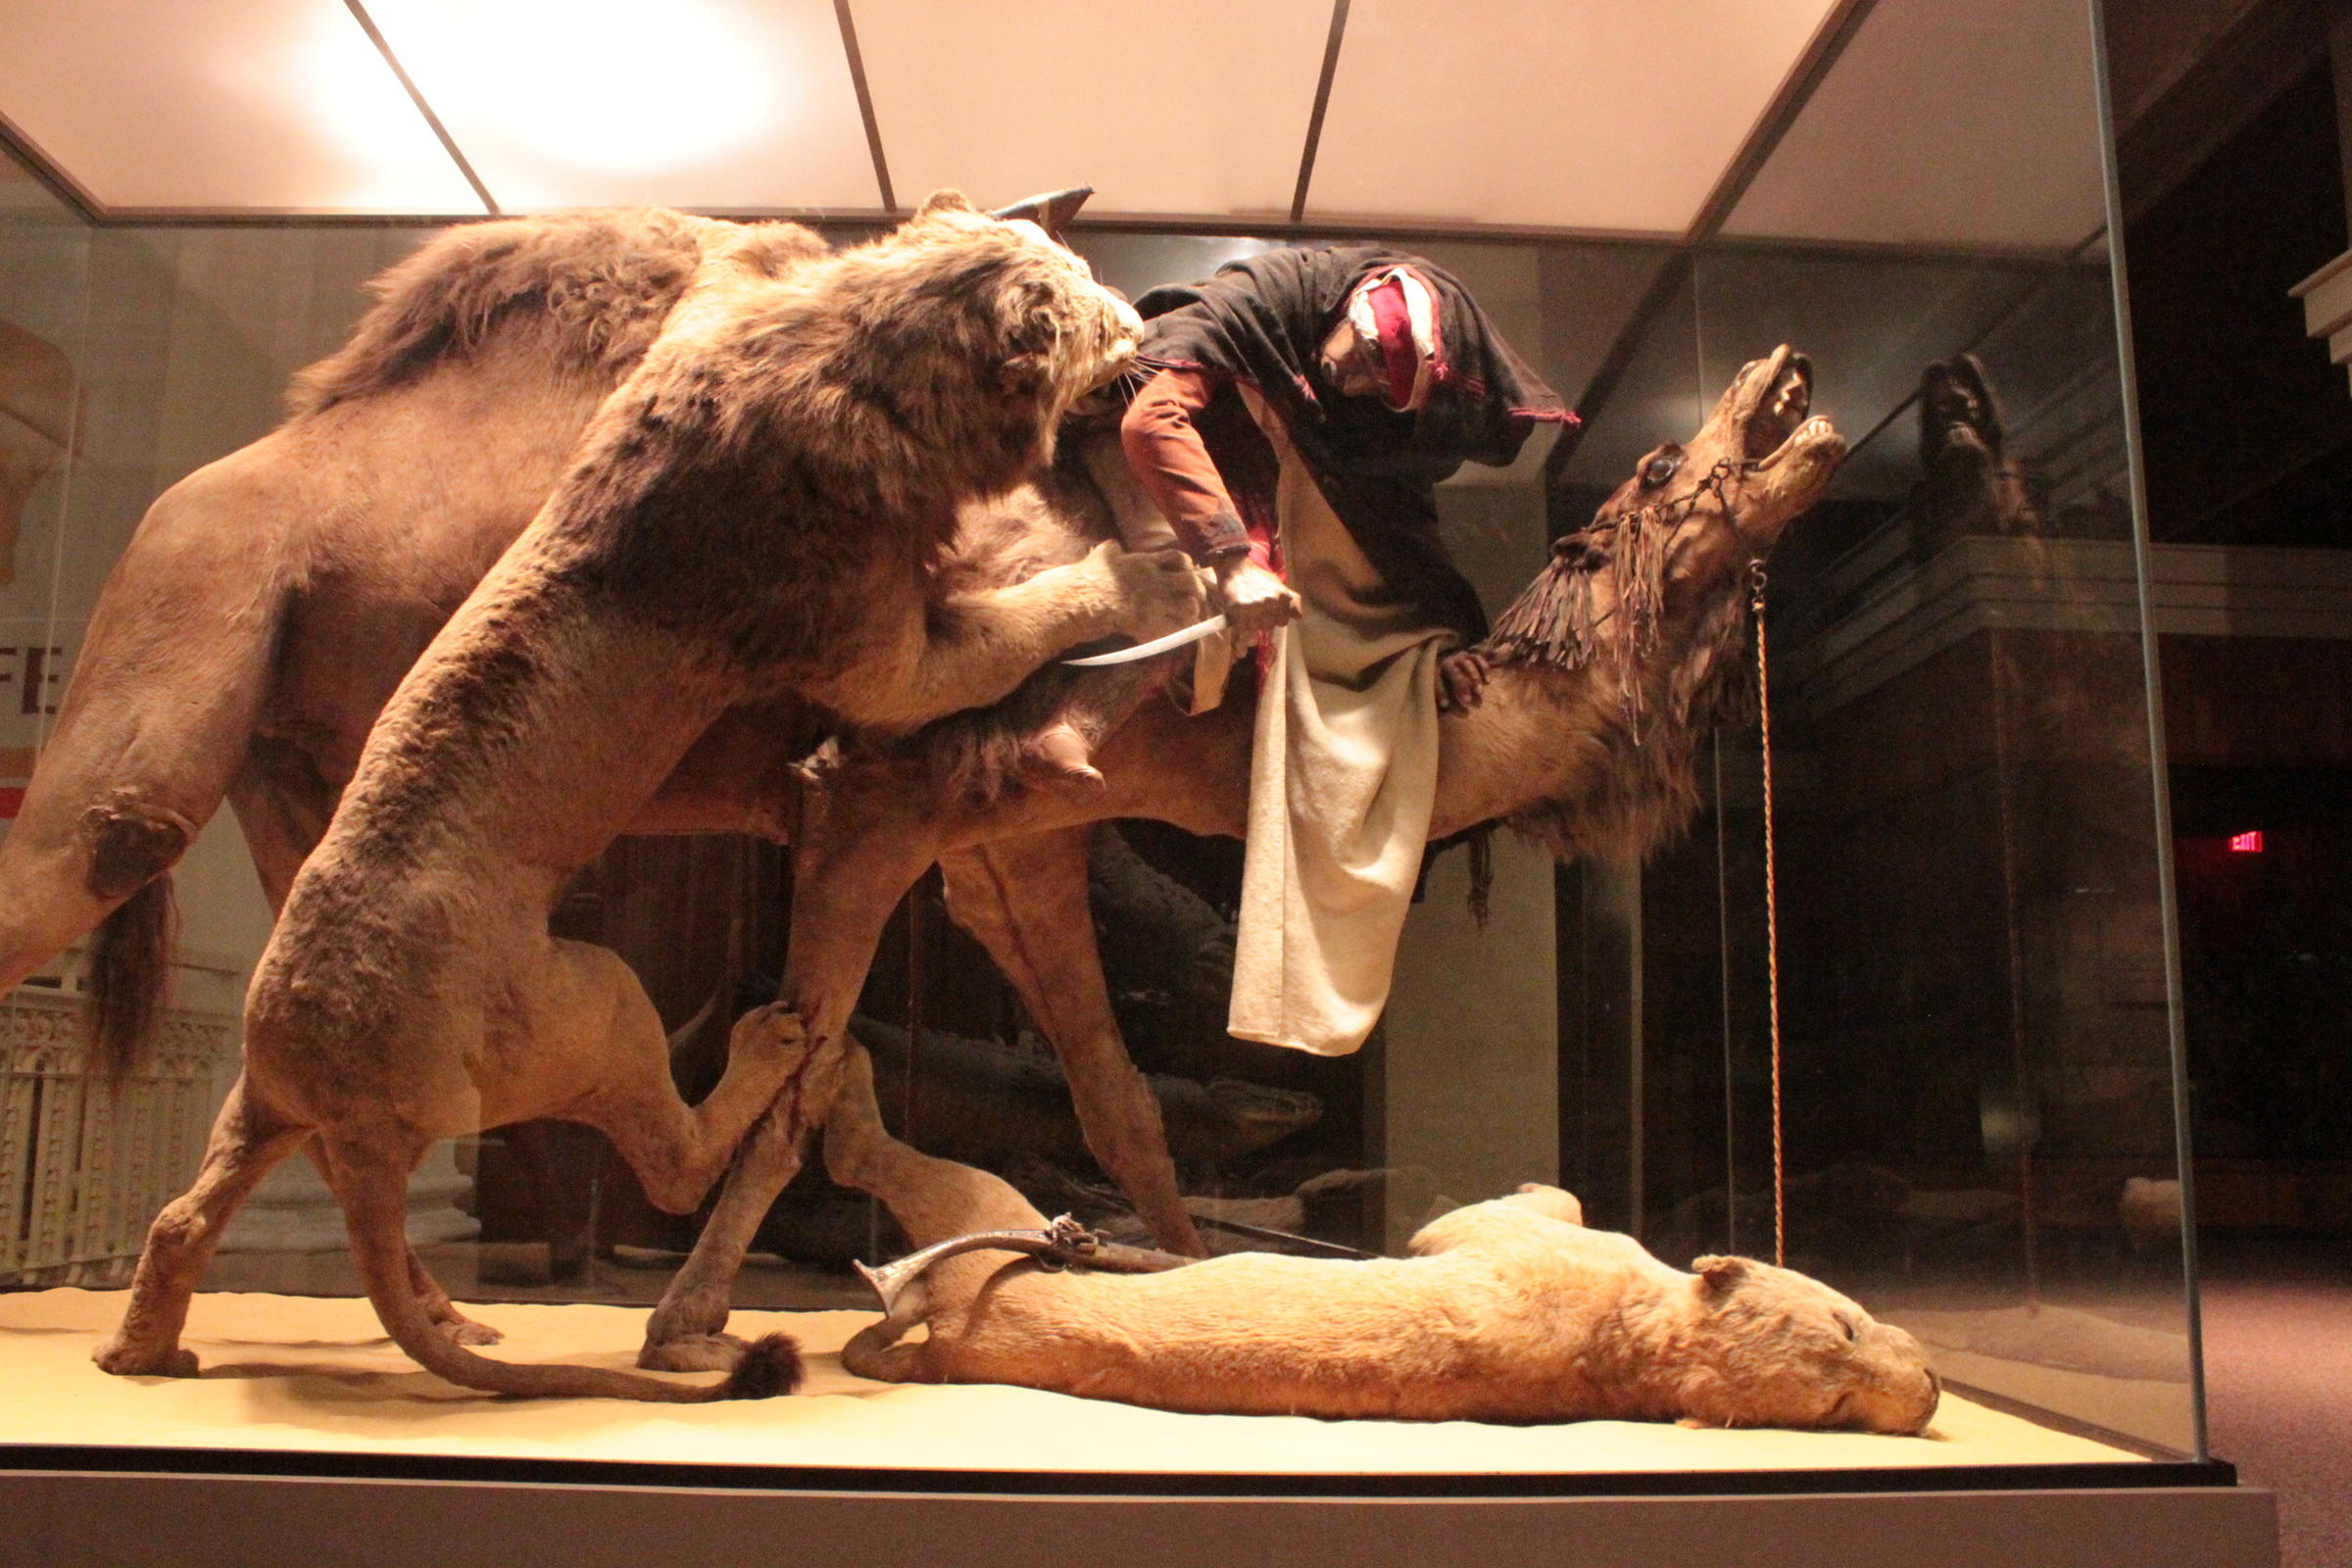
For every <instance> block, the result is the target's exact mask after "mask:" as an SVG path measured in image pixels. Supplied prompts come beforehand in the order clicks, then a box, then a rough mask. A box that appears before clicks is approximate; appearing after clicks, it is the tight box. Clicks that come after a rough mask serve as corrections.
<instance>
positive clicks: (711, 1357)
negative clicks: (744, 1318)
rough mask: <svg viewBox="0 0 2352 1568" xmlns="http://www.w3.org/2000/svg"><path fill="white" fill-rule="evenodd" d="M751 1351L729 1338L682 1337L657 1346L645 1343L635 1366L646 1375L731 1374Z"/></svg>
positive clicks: (746, 1345) (689, 1335) (720, 1336)
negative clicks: (685, 1373)
mask: <svg viewBox="0 0 2352 1568" xmlns="http://www.w3.org/2000/svg"><path fill="white" fill-rule="evenodd" d="M750 1348H751V1347H750V1345H749V1344H748V1343H747V1342H745V1341H743V1340H740V1339H738V1338H736V1337H735V1336H734V1335H732V1334H685V1335H680V1336H679V1337H678V1338H677V1339H674V1340H664V1341H663V1342H662V1343H661V1344H659V1345H657V1344H655V1343H654V1342H653V1341H651V1340H648V1341H646V1342H645V1348H643V1349H641V1350H639V1351H638V1352H637V1364H638V1365H639V1366H641V1367H643V1368H645V1369H646V1370H647V1371H648V1372H732V1371H733V1370H734V1369H735V1363H736V1362H738V1361H740V1360H742V1359H743V1352H744V1351H745V1350H747V1349H750Z"/></svg>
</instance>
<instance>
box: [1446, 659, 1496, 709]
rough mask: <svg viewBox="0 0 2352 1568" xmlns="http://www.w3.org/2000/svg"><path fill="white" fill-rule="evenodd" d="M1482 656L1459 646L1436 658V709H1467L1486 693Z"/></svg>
mask: <svg viewBox="0 0 2352 1568" xmlns="http://www.w3.org/2000/svg"><path fill="white" fill-rule="evenodd" d="M1489 667H1490V666H1489V665H1488V663H1487V660H1486V656H1485V655H1484V654H1481V653H1479V652H1478V651H1477V650H1476V649H1473V648H1460V649H1456V650H1455V651H1454V652H1452V653H1450V654H1447V655H1446V656H1445V657H1444V658H1443V659H1440V660H1439V661H1438V711H1439V712H1441V713H1467V712H1468V711H1470V710H1472V709H1473V708H1476V707H1477V706H1478V705H1479V703H1480V702H1481V700H1483V699H1484V698H1485V696H1486V689H1487V673H1488V670H1489Z"/></svg>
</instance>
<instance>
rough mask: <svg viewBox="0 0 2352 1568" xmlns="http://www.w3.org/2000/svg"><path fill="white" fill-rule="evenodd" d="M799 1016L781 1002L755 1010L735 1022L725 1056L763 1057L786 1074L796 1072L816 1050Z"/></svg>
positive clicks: (755, 1008) (807, 1029)
mask: <svg viewBox="0 0 2352 1568" xmlns="http://www.w3.org/2000/svg"><path fill="white" fill-rule="evenodd" d="M815 1049H816V1046H815V1042H814V1041H812V1040H810V1039H809V1028H808V1025H806V1024H805V1023H803V1022H802V1021H801V1015H800V1014H799V1013H797V1012H795V1011H793V1010H792V1008H790V1007H788V1006H786V1005H784V1004H783V1003H781V1002H771V1003H769V1004H767V1005H765V1006H763V1007H754V1008H753V1009H752V1010H751V1011H749V1012H747V1013H745V1014H744V1015H743V1016H742V1017H740V1018H738V1019H736V1020H735V1028H734V1032H733V1033H731V1034H729V1035H728V1037H727V1054H728V1055H729V1056H730V1057H732V1056H735V1055H737V1054H741V1055H744V1056H747V1057H760V1058H765V1059H767V1060H769V1061H771V1062H773V1063H775V1064H778V1065H781V1066H782V1067H784V1068H785V1069H786V1070H787V1071H797V1070H798V1069H799V1067H800V1065H801V1063H802V1062H804V1061H806V1060H808V1058H809V1053H810V1052H811V1051H813V1050H815Z"/></svg>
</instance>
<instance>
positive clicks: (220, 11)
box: [0, 0, 482, 213]
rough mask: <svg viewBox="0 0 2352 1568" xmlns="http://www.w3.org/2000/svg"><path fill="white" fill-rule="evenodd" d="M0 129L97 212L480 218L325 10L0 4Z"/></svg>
mask: <svg viewBox="0 0 2352 1568" xmlns="http://www.w3.org/2000/svg"><path fill="white" fill-rule="evenodd" d="M0 115H4V116H5V117H6V118H7V120H8V121H9V122H10V123H12V124H13V125H14V126H15V127H16V128H17V129H18V130H19V131H20V132H22V133H23V135H24V136H25V137H26V138H27V139H29V140H30V141H31V142H32V143H33V145H35V146H36V147H38V148H39V149H40V150H41V151H42V153H43V154H45V155H46V156H47V157H48V159H49V160H50V161H51V162H52V163H53V164H54V165H56V166H57V167H59V168H61V169H63V170H64V171H65V172H66V173H67V174H68V175H69V176H70V177H71V178H72V179H73V180H74V181H75V182H76V183H77V184H79V185H80V186H81V187H82V188H83V189H84V190H85V191H87V192H88V193H89V194H90V195H91V196H93V197H94V198H95V199H96V200H97V201H99V202H100V203H103V204H104V205H105V206H106V207H108V208H174V207H177V208H197V209H205V210H221V209H229V210H242V211H252V212H287V211H296V212H331V213H399V212H417V213H478V212H480V211H481V210H482V204H481V202H480V201H479V200H478V199H476V197H475V196H474V194H473V192H472V190H471V189H469V188H468V187H467V185H466V179H465V176H464V175H463V174H462V173H461V172H459V170H458V169H457V167H456V166H455V165H454V164H452V163H451V161H450V159H449V157H448V155H447V154H446V153H444V152H443V151H442V149H441V146H440V144H439V143H438V142H437V141H436V140H435V138H434V136H433V133H432V130H431V127H429V126H428V125H427V124H426V123H424V121H423V120H422V119H421V118H420V117H419V116H418V115H417V110H416V107H415V106H414V105H413V104H411V103H410V102H409V99H408V95H407V94H406V93H405V92H403V91H402V90H401V86H400V82H399V80H398V79H397V78H396V77H394V76H393V75H392V74H391V73H390V72H388V71H387V70H386V69H385V68H384V63H383V60H382V58H381V56H379V55H378V54H377V52H376V50H375V47H374V45H372V44H371V43H369V42H368V35H367V34H366V33H365V32H363V31H362V30H361V29H360V27H359V26H358V25H356V24H355V23H354V22H353V20H352V17H351V13H350V12H349V11H347V10H346V9H345V8H344V7H343V5H342V4H341V0H207V3H206V4H203V5H174V4H167V3H163V0H10V3H9V4H7V5H5V6H0Z"/></svg>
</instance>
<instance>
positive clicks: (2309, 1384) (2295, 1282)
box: [2203, 1236, 2352, 1568]
mask: <svg viewBox="0 0 2352 1568" xmlns="http://www.w3.org/2000/svg"><path fill="white" fill-rule="evenodd" d="M2203 1250H2204V1274H2205V1292H2204V1299H2205V1387H2206V1398H2207V1401H2208V1412H2209V1415H2208V1419H2209V1420H2210V1422H2211V1429H2212V1447H2213V1451H2214V1453H2215V1454H2216V1455H2218V1456H2219V1457H2221V1458H2224V1459H2228V1460H2229V1461H2230V1462H2231V1463H2233V1464H2235V1465H2236V1466H2237V1467H2238V1473H2239V1474H2240V1475H2241V1476H2243V1477H2244V1479H2245V1480H2247V1481H2249V1482H2251V1483H2253V1484H2255V1485H2257V1486H2265V1487H2270V1488H2273V1489H2274V1490H2276V1491H2277V1492H2278V1534H2279V1548H2280V1554H2279V1562H2280V1564H2281V1568H2345V1565H2347V1564H2352V1426H2348V1425H2347V1412H2348V1411H2352V1242H2348V1241H2344V1240H2336V1241H2333V1242H2327V1241H2318V1242H2314V1241H2303V1242H2298V1243H2292V1244H2287V1243H2279V1242H2272V1241H2247V1240H2243V1239H2239V1238H2232V1237H2227V1236H2222V1237H2208V1238H2207V1239H2206V1240H2205V1242H2204V1244H2203Z"/></svg>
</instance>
